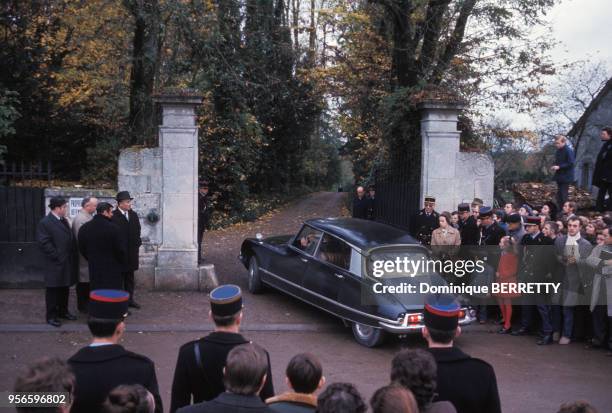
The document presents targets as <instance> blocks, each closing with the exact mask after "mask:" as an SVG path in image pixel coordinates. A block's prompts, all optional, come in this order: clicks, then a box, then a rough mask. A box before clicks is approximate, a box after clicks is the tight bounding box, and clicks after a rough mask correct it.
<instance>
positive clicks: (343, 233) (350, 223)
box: [306, 218, 419, 250]
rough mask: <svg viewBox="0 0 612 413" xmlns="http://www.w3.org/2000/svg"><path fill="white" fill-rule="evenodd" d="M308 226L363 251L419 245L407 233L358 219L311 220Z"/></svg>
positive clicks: (378, 223) (307, 222) (379, 223)
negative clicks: (394, 245)
mask: <svg viewBox="0 0 612 413" xmlns="http://www.w3.org/2000/svg"><path fill="white" fill-rule="evenodd" d="M306 224H308V225H310V226H312V227H314V228H317V229H320V230H322V231H325V232H328V233H330V234H332V235H335V236H336V237H338V238H340V239H343V240H345V241H346V242H348V243H349V244H352V245H354V246H355V247H357V248H359V249H361V250H368V249H370V248H374V247H378V246H381V245H389V244H419V243H418V241H416V240H415V239H414V238H412V237H411V236H410V235H409V234H408V233H407V232H406V231H403V230H401V229H399V228H396V227H393V226H390V225H387V224H383V223H381V222H376V221H368V220H365V219H358V218H320V219H310V220H308V221H306Z"/></svg>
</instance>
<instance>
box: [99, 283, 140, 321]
mask: <svg viewBox="0 0 612 413" xmlns="http://www.w3.org/2000/svg"><path fill="white" fill-rule="evenodd" d="M129 299H130V294H129V293H128V292H127V291H122V290H93V291H92V292H90V293H89V315H90V316H91V317H95V318H104V319H108V320H121V319H123V318H125V317H126V316H127V312H128V301H129Z"/></svg>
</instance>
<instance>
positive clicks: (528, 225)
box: [512, 216, 552, 343]
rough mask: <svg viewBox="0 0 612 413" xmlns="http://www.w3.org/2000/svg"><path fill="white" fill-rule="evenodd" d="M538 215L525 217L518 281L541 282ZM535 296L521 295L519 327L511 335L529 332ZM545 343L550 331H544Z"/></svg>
mask: <svg viewBox="0 0 612 413" xmlns="http://www.w3.org/2000/svg"><path fill="white" fill-rule="evenodd" d="M540 222H541V220H540V217H534V216H527V217H525V229H527V233H526V234H525V235H523V238H522V239H521V242H520V245H521V252H522V254H521V255H522V260H521V261H522V263H521V264H522V265H521V267H520V271H519V282H543V281H545V280H544V274H543V271H544V265H543V264H544V263H543V262H542V258H543V257H545V254H544V248H543V246H544V245H546V239H545V237H544V234H542V232H541V231H540ZM535 299H536V297H535V296H530V295H523V297H521V327H520V328H519V329H518V330H516V331H513V332H512V335H513V336H522V335H525V334H529V332H530V329H531V327H532V324H534V322H535V310H536V306H535V304H534V301H535ZM544 335H545V337H546V341H547V343H552V331H545V332H544Z"/></svg>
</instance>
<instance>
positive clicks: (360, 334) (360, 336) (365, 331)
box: [351, 323, 385, 347]
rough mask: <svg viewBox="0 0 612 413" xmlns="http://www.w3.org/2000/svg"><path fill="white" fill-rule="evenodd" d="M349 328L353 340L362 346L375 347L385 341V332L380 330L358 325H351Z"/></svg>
mask: <svg viewBox="0 0 612 413" xmlns="http://www.w3.org/2000/svg"><path fill="white" fill-rule="evenodd" d="M351 327H352V329H353V336H354V337H355V340H356V341H357V342H358V343H359V344H361V345H362V346H366V347H377V346H380V345H381V344H382V343H383V341H384V340H385V332H384V331H383V330H382V329H380V328H376V327H371V326H368V325H365V324H360V323H352V324H351Z"/></svg>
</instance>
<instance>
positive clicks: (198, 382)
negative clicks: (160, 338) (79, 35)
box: [170, 284, 274, 413]
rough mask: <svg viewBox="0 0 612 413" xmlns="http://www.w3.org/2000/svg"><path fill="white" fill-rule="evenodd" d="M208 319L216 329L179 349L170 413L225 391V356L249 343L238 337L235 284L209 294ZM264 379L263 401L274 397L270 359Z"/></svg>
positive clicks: (238, 308)
mask: <svg viewBox="0 0 612 413" xmlns="http://www.w3.org/2000/svg"><path fill="white" fill-rule="evenodd" d="M210 317H211V318H212V320H213V322H214V323H215V330H214V331H213V332H212V333H210V334H209V335H207V336H206V337H203V338H201V339H199V340H195V341H190V342H188V343H186V344H184V345H183V346H181V348H180V350H179V354H178V359H177V361H176V369H175V370H174V379H173V381H172V393H171V395H172V399H171V405H170V413H174V412H176V411H177V409H179V408H181V407H184V406H188V405H190V404H192V403H199V402H203V401H208V400H212V399H214V398H215V397H217V396H219V395H220V394H222V393H223V392H224V391H225V390H226V389H225V385H224V382H223V368H224V367H225V361H226V359H227V355H228V353H229V352H230V351H231V350H232V349H233V348H234V347H236V346H239V345H241V344H247V343H250V341H249V340H247V339H246V338H244V337H243V336H242V335H241V334H240V324H241V322H242V292H241V290H240V287H238V286H236V285H231V284H227V285H221V286H219V287H217V288H215V289H214V290H212V291H211V292H210ZM266 357H267V362H268V372H267V379H266V381H265V383H264V384H263V387H262V389H261V392H260V393H259V396H260V398H261V400H262V401H265V400H266V399H267V398H269V397H272V396H274V386H273V384H272V368H271V367H270V356H269V355H268V353H267V352H266Z"/></svg>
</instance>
